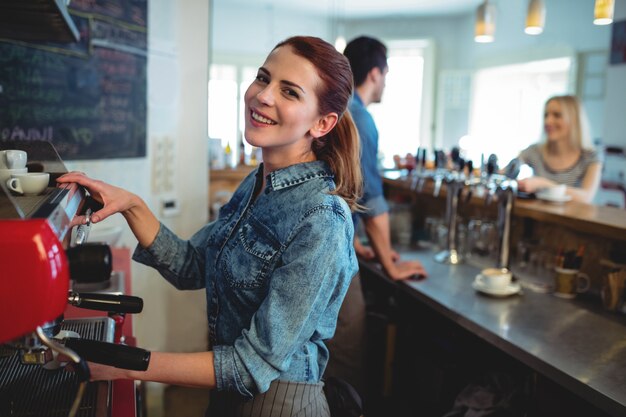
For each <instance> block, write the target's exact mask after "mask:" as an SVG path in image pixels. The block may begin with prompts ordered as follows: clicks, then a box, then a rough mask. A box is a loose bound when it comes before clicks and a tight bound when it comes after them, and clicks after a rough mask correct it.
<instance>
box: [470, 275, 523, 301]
mask: <svg viewBox="0 0 626 417" xmlns="http://www.w3.org/2000/svg"><path fill="white" fill-rule="evenodd" d="M472 288H474V289H475V290H476V291H479V292H482V293H484V294H488V295H491V296H494V297H508V296H509V295H513V294H517V293H518V292H520V290H521V289H522V287H521V285H519V284H518V283H517V282H511V283H510V284H509V285H507V286H506V287H503V288H492V287H488V286H486V285H485V283H484V282H483V280H482V275H480V274H478V275H476V279H474V282H472Z"/></svg>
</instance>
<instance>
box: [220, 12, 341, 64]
mask: <svg viewBox="0 0 626 417" xmlns="http://www.w3.org/2000/svg"><path fill="white" fill-rule="evenodd" d="M213 16H214V18H213V21H212V40H211V42H212V44H213V48H214V53H215V54H217V55H223V54H227V55H231V56H232V55H242V56H254V57H259V58H260V59H263V58H265V56H266V55H267V53H268V52H269V51H270V50H271V49H272V48H273V47H274V45H276V44H277V43H278V42H280V41H282V40H283V39H285V38H287V37H289V36H293V35H310V36H317V37H320V38H322V39H326V40H328V39H329V37H330V32H331V27H330V26H331V25H330V22H329V20H328V19H327V18H326V16H325V15H324V16H322V15H315V14H307V15H304V14H302V13H301V12H297V11H293V10H289V9H286V8H284V7H274V6H272V5H268V4H258V5H254V6H250V5H249V4H246V6H245V7H241V6H240V5H238V4H237V3H236V2H226V1H220V2H216V3H215V5H214V9H213ZM261 63H262V62H259V63H258V65H260V64H261Z"/></svg>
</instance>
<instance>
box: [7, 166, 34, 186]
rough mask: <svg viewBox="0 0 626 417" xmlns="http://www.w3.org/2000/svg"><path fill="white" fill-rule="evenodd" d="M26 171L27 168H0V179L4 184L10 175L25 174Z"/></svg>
mask: <svg viewBox="0 0 626 417" xmlns="http://www.w3.org/2000/svg"><path fill="white" fill-rule="evenodd" d="M27 172H28V169H27V168H15V169H8V168H0V181H1V182H2V183H5V184H6V182H7V180H8V179H9V178H11V175H13V174H26V173H27Z"/></svg>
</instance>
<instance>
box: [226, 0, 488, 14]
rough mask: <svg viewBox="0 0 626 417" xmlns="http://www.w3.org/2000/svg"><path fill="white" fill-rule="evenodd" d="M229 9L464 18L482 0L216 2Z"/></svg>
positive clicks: (273, 0) (255, 0)
mask: <svg viewBox="0 0 626 417" xmlns="http://www.w3.org/2000/svg"><path fill="white" fill-rule="evenodd" d="M214 1H215V2H216V3H222V4H224V3H228V4H229V5H235V4H237V5H240V6H242V7H246V6H249V7H250V6H254V7H259V6H261V7H262V6H267V7H273V8H285V9H289V10H294V9H295V10H301V11H302V12H309V13H316V14H329V15H334V16H340V17H344V18H356V17H371V16H381V15H412V16H432V15H451V14H462V13H467V12H469V11H471V10H474V9H475V8H476V7H478V5H479V4H480V3H482V0H214Z"/></svg>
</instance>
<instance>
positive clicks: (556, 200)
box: [537, 193, 572, 204]
mask: <svg viewBox="0 0 626 417" xmlns="http://www.w3.org/2000/svg"><path fill="white" fill-rule="evenodd" d="M537 198H538V199H540V200H543V201H547V202H549V203H557V204H560V203H567V202H568V201H570V200H571V199H572V196H571V195H564V196H561V197H553V196H550V195H548V194H544V193H537Z"/></svg>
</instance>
